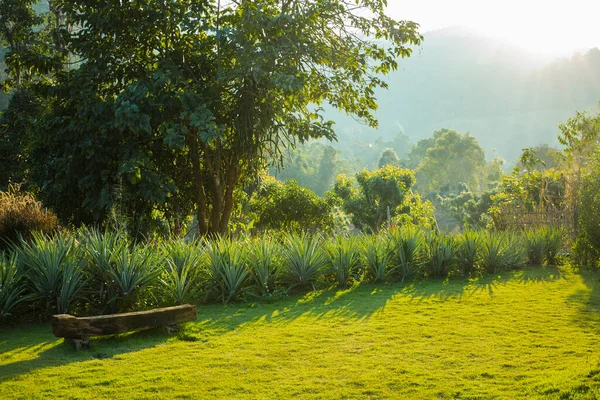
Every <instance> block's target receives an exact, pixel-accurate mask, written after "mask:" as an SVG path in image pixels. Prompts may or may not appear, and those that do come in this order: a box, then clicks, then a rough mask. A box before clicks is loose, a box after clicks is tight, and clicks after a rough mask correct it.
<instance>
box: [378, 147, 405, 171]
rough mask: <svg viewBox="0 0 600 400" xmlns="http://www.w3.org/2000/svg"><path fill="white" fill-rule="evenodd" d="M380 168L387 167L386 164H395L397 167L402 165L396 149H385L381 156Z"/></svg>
mask: <svg viewBox="0 0 600 400" xmlns="http://www.w3.org/2000/svg"><path fill="white" fill-rule="evenodd" d="M378 164H379V168H382V167H385V166H386V165H393V166H395V167H399V166H400V159H399V158H398V154H396V152H395V151H394V149H385V150H384V151H383V152H382V153H381V157H379V163H378Z"/></svg>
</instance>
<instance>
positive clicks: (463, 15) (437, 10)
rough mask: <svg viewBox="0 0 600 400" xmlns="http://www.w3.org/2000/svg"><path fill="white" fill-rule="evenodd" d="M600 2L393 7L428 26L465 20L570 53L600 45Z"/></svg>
mask: <svg viewBox="0 0 600 400" xmlns="http://www.w3.org/2000/svg"><path fill="white" fill-rule="evenodd" d="M598 11H600V3H599V2H594V1H590V0H572V1H569V2H563V1H554V2H553V1H545V0H503V1H496V0H494V1H481V0H455V1H451V2H449V1H447V0H420V1H410V2H409V1H402V0H389V5H388V12H389V14H390V16H392V17H394V18H397V19H404V20H412V21H415V22H418V23H419V24H420V25H421V28H422V31H423V32H427V31H431V30H436V29H441V28H445V27H449V26H454V25H461V26H465V27H468V28H471V29H475V30H477V31H479V32H481V33H483V34H485V35H489V36H494V37H498V38H503V39H506V40H507V41H510V42H512V43H514V44H518V45H519V46H521V47H523V48H526V49H528V50H532V51H536V52H539V53H545V54H552V55H568V54H569V53H572V52H575V51H584V50H586V49H589V48H592V47H600V25H599V24H598V23H597V22H598V21H597V16H598Z"/></svg>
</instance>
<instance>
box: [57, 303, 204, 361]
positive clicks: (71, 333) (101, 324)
mask: <svg viewBox="0 0 600 400" xmlns="http://www.w3.org/2000/svg"><path fill="white" fill-rule="evenodd" d="M195 320H196V306H193V305H190V304H185V305H181V306H175V307H165V308H155V309H153V310H148V311H139V312H131V313H124V314H112V315H99V316H95V317H81V318H78V317H74V316H73V315H69V314H59V315H54V316H53V317H52V333H54V336H56V337H59V338H65V341H66V342H67V343H69V344H71V345H72V346H73V347H74V348H75V349H77V350H80V349H83V348H89V347H90V341H89V339H90V337H91V336H103V335H114V334H117V333H126V332H134V331H141V330H145V329H152V328H159V327H166V328H167V332H169V333H172V332H173V331H175V330H177V325H178V324H181V323H184V322H192V321H195Z"/></svg>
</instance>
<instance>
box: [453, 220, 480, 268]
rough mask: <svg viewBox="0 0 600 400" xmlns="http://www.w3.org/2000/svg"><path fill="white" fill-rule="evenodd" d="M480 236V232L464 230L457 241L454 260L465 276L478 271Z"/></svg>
mask: <svg viewBox="0 0 600 400" xmlns="http://www.w3.org/2000/svg"><path fill="white" fill-rule="evenodd" d="M482 236H483V235H482V233H481V232H480V231H474V230H466V231H464V232H463V234H462V235H460V236H459V237H458V239H457V248H456V260H457V263H458V266H459V268H460V269H461V272H462V273H463V275H465V276H469V275H472V274H474V273H475V272H477V270H478V269H479V256H480V254H481V245H482Z"/></svg>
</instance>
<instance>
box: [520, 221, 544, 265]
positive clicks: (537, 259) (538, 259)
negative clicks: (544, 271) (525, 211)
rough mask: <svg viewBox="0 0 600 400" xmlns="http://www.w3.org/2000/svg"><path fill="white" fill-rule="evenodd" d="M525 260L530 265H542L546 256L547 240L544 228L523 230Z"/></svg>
mask: <svg viewBox="0 0 600 400" xmlns="http://www.w3.org/2000/svg"><path fill="white" fill-rule="evenodd" d="M523 238H524V239H525V251H526V254H527V262H528V264H530V265H542V264H543V263H544V258H545V256H546V249H547V242H546V238H547V236H546V231H545V230H544V229H530V230H527V231H525V232H523Z"/></svg>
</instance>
